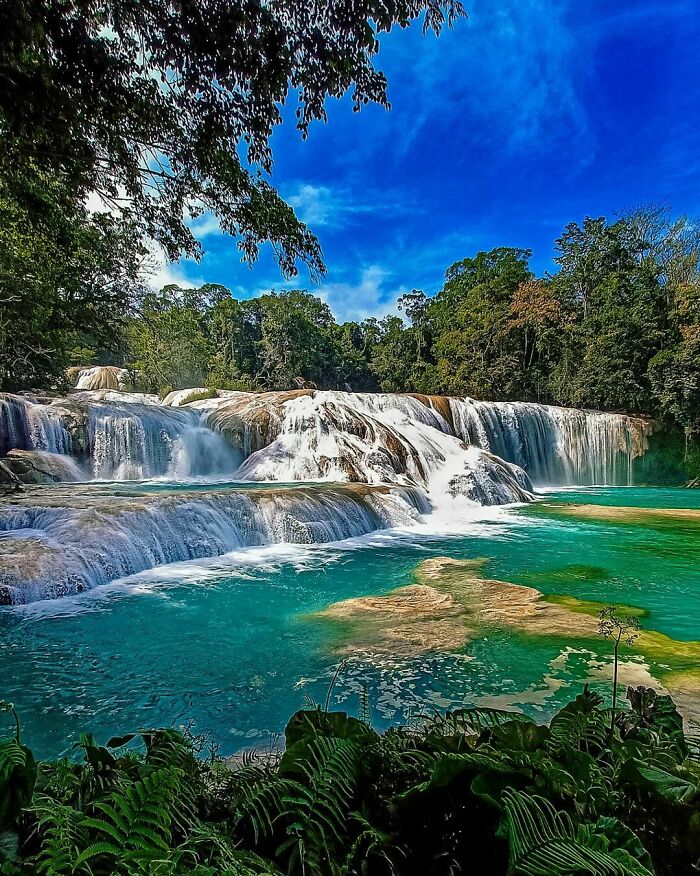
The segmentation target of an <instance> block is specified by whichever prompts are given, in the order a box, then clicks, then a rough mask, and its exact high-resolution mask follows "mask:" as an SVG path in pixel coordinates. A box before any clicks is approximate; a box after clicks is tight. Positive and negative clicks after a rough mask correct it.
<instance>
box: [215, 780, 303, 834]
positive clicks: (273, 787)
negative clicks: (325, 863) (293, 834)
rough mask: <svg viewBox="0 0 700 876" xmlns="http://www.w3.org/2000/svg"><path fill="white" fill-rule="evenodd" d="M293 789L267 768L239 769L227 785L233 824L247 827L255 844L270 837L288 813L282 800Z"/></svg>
mask: <svg viewBox="0 0 700 876" xmlns="http://www.w3.org/2000/svg"><path fill="white" fill-rule="evenodd" d="M294 788H295V783H294V782H293V781H289V780H285V779H280V778H279V777H278V776H277V775H276V774H275V773H274V772H272V771H270V770H269V769H267V768H265V767H259V766H248V767H244V768H243V769H240V770H237V771H236V772H235V773H234V774H233V776H232V777H231V779H230V780H229V782H228V784H227V790H228V792H229V793H230V795H231V806H232V809H233V819H234V824H236V825H238V824H241V823H242V824H247V825H248V826H249V827H250V828H251V829H252V832H253V836H254V839H255V843H256V844H257V843H258V842H259V841H260V838H261V837H264V836H271V835H272V833H273V831H274V825H275V822H276V821H277V820H278V819H279V818H280V816H281V815H282V813H283V812H284V811H285V804H284V799H283V798H284V797H285V796H287V795H290V794H291V793H292V792H293V790H294Z"/></svg>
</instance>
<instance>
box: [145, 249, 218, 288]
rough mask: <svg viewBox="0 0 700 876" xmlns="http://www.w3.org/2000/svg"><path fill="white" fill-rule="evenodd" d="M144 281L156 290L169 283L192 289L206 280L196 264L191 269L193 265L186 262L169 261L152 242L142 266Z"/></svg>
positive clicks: (169, 284)
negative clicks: (149, 252)
mask: <svg viewBox="0 0 700 876" xmlns="http://www.w3.org/2000/svg"><path fill="white" fill-rule="evenodd" d="M144 282H145V283H146V284H147V285H148V286H150V287H151V288H152V289H154V290H155V291H158V290H160V289H162V288H163V286H171V285H174V286H180V287H181V288H183V289H193V288H196V287H198V286H202V285H203V284H204V283H206V282H207V281H206V280H205V279H204V277H202V276H201V275H200V273H199V270H198V266H196V267H195V269H194V270H193V266H192V265H191V264H188V263H187V262H171V261H169V259H168V257H167V256H166V254H165V253H164V252H163V250H162V249H161V248H160V247H159V246H157V245H156V244H153V247H152V250H151V254H150V257H149V258H148V260H147V262H146V264H145V266H144Z"/></svg>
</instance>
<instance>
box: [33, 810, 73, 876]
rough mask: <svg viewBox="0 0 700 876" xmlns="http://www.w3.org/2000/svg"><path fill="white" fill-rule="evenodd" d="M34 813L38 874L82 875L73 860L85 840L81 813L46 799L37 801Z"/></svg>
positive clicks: (51, 875) (56, 875)
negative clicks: (39, 845)
mask: <svg viewBox="0 0 700 876" xmlns="http://www.w3.org/2000/svg"><path fill="white" fill-rule="evenodd" d="M33 811H34V814H35V815H36V818H37V826H38V832H39V835H40V837H41V851H40V853H39V854H38V855H37V857H36V859H35V865H36V871H37V873H45V874H47V876H63V874H66V876H67V874H72V873H76V872H81V871H83V872H84V869H83V868H82V867H78V868H77V869H76V860H77V858H78V857H79V854H80V849H81V848H83V847H84V845H85V841H86V833H85V830H84V828H83V825H82V820H83V816H82V814H81V813H80V811H79V810H77V809H74V808H73V807H72V806H68V805H65V804H61V803H56V802H55V801H54V800H52V799H51V798H50V797H46V796H42V797H40V798H39V799H38V800H37V802H36V803H35V805H34V809H33Z"/></svg>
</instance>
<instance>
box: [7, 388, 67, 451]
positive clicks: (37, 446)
mask: <svg viewBox="0 0 700 876" xmlns="http://www.w3.org/2000/svg"><path fill="white" fill-rule="evenodd" d="M10 450H42V451H45V452H47V453H65V454H69V455H70V454H71V453H72V451H73V441H72V438H71V435H70V432H69V431H68V429H67V428H66V427H65V424H64V422H63V419H62V417H61V414H60V412H59V411H57V410H55V409H54V408H52V406H51V405H45V404H39V403H37V402H35V401H33V400H31V399H25V398H22V397H21V396H16V395H7V394H5V395H3V394H0V456H5V455H7V453H8V452H9V451H10Z"/></svg>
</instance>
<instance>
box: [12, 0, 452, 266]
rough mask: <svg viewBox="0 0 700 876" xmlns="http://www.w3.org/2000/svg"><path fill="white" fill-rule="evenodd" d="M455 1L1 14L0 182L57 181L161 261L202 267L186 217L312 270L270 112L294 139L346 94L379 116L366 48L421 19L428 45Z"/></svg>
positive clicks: (23, 2) (47, 0) (148, 5)
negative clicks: (280, 179)
mask: <svg viewBox="0 0 700 876" xmlns="http://www.w3.org/2000/svg"><path fill="white" fill-rule="evenodd" d="M463 14H464V13H463V9H462V6H461V4H460V3H459V2H458V0H399V2H395V0H360V2H350V0H336V2H311V0H271V2H270V0H268V2H260V0H240V2H225V0H196V2H187V0H186V2H180V3H175V2H162V0H157V2H154V0H110V2H100V0H94V2H90V0H82V2H81V0H64V2H56V0H17V2H15V3H12V4H2V5H1V6H0V132H1V136H2V140H3V152H4V158H3V165H4V166H1V167H0V172H2V173H4V174H9V173H22V172H24V171H25V170H26V169H31V167H32V166H39V167H41V168H43V169H45V170H46V169H49V170H51V171H52V172H55V173H57V174H61V175H62V177H64V178H65V180H66V182H67V184H68V185H69V187H70V189H71V190H72V191H74V192H75V194H76V199H84V198H85V197H86V196H87V195H88V194H89V193H91V192H97V193H98V194H99V195H100V196H101V197H102V199H103V202H104V203H105V204H107V205H109V206H110V207H111V208H113V209H116V208H118V209H119V210H120V211H121V213H122V214H123V215H124V216H125V217H126V218H128V219H129V220H131V221H134V222H136V223H138V225H139V227H140V228H141V229H142V231H143V233H144V234H146V235H148V236H150V237H152V238H154V239H155V240H157V241H158V242H159V243H160V244H162V245H163V246H164V248H165V249H166V251H167V253H168V255H169V256H170V257H171V258H176V257H178V256H179V255H181V254H187V255H194V256H197V255H198V254H199V245H198V243H197V241H196V240H195V238H194V237H193V235H192V233H191V231H190V230H189V228H188V227H187V224H186V222H185V220H186V219H187V218H188V216H196V215H198V214H201V213H202V212H203V211H205V210H211V211H213V212H214V213H216V215H217V216H218V218H219V221H220V224H221V228H222V230H224V231H226V232H228V233H230V234H232V235H234V236H236V237H237V238H238V241H239V242H238V246H239V248H240V250H241V252H242V255H243V258H244V259H246V260H248V261H253V260H254V259H255V258H256V256H257V251H258V246H259V244H260V243H261V242H263V241H269V242H270V243H271V244H272V246H273V248H274V250H275V253H276V255H277V259H278V261H279V264H280V266H281V268H282V271H283V272H284V273H285V274H287V275H291V274H294V273H296V271H297V267H296V263H297V261H298V260H301V261H303V262H305V263H306V265H307V266H308V268H309V269H310V271H311V273H312V274H318V273H319V272H321V271H322V270H323V264H322V261H321V252H320V248H319V245H318V242H317V241H316V239H315V237H314V236H313V235H312V234H311V232H310V231H309V230H308V229H307V228H306V226H305V225H303V224H302V223H301V222H300V221H299V220H298V219H297V218H296V217H295V215H294V213H293V211H292V209H291V208H290V207H289V206H287V205H286V204H285V203H284V202H283V201H282V200H281V199H280V197H279V196H278V195H277V193H276V191H275V190H274V188H272V186H271V185H270V183H269V181H268V179H267V175H268V174H269V173H270V171H271V169H272V152H271V148H270V136H271V134H272V131H273V129H274V128H275V126H276V125H278V124H279V123H280V122H281V120H282V107H283V106H284V105H285V104H287V103H293V104H294V105H295V106H296V119H297V126H298V128H299V130H300V132H301V134H302V136H306V135H307V132H308V128H309V125H310V123H311V122H312V121H314V120H316V119H321V120H324V119H325V118H326V111H325V101H326V99H327V98H328V97H340V96H342V95H344V94H346V92H350V95H351V100H352V103H353V107H354V109H355V110H359V109H360V108H361V107H362V106H363V105H365V104H367V103H370V102H373V103H378V104H380V105H382V106H388V100H387V82H386V79H385V77H384V75H383V74H382V73H381V72H380V71H379V70H377V69H376V68H375V66H374V61H375V56H376V54H377V52H378V50H379V41H378V35H379V34H381V33H382V32H386V31H389V30H390V29H391V28H392V27H393V26H395V25H397V26H400V27H406V26H408V25H409V24H410V23H411V22H412V21H414V20H416V19H418V18H421V19H422V22H423V27H424V28H425V29H432V30H433V31H435V32H436V33H439V32H440V30H441V29H442V28H443V27H444V26H445V25H446V24H448V25H451V24H452V23H453V22H454V21H455V19H456V18H458V17H459V16H461V15H463Z"/></svg>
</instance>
